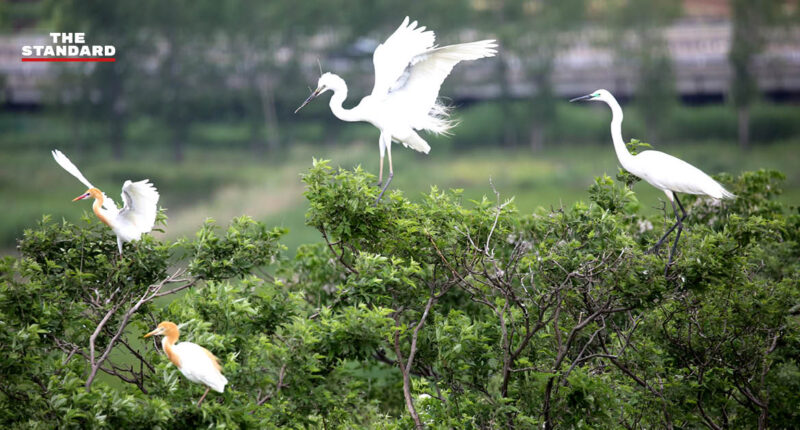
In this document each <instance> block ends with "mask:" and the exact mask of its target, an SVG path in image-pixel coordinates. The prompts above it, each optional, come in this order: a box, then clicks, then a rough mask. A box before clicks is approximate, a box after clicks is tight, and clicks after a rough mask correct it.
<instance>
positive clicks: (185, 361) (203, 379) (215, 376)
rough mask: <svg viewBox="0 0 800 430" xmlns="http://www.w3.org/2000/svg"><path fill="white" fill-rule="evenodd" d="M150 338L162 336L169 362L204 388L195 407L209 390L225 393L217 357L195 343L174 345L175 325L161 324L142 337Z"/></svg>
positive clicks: (177, 334)
mask: <svg viewBox="0 0 800 430" xmlns="http://www.w3.org/2000/svg"><path fill="white" fill-rule="evenodd" d="M150 336H164V337H163V338H162V339H161V346H162V348H163V349H164V353H165V354H167V357H168V358H169V361H171V362H172V364H174V365H175V367H177V368H178V370H180V371H181V373H182V374H183V376H185V377H186V379H188V380H190V381H192V382H194V383H197V384H203V385H205V386H206V392H205V393H203V396H202V397H200V401H198V402H197V406H200V404H201V403H203V399H205V398H206V395H208V391H209V390H214V391H216V392H218V393H222V392H223V391H225V385H226V384H227V383H228V379H227V378H225V376H224V375H223V374H222V366H220V364H219V360H218V359H217V357H215V356H214V354H212V353H211V352H210V351H209V350H207V349H205V348H203V347H202V346H200V345H198V344H196V343H192V342H181V343H179V344H177V345H176V344H175V342H177V341H178V337H179V336H180V330H179V329H178V326H177V325H176V324H175V323H173V322H170V321H163V322H161V323H160V324H159V325H158V327H156V329H155V330H153V331H151V332H150V333H147V334H146V335H144V337H150Z"/></svg>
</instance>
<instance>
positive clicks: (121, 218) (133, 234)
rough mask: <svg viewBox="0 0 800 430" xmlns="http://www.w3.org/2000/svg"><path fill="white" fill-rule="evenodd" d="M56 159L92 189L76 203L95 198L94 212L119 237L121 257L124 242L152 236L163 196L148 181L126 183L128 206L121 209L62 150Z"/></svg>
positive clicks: (123, 194) (124, 189)
mask: <svg viewBox="0 0 800 430" xmlns="http://www.w3.org/2000/svg"><path fill="white" fill-rule="evenodd" d="M53 158H54V159H55V160H56V162H57V163H58V164H59V165H61V167H63V168H64V170H66V171H67V172H69V173H70V174H72V176H74V177H76V178H78V180H79V181H81V182H82V183H83V184H84V185H86V186H87V187H89V189H88V190H87V191H86V192H85V193H84V194H81V195H80V196H78V197H75V198H74V199H73V200H72V201H73V202H74V201H78V200H83V199H85V198H87V197H92V198H94V204H93V205H92V210H93V211H94V214H95V215H97V218H99V219H100V221H102V222H103V223H105V224H106V225H107V226H109V227H111V230H112V231H113V232H114V234H116V235H117V247H118V248H119V253H120V254H122V243H123V242H130V241H132V240H139V238H141V236H142V233H148V232H150V230H152V229H153V226H154V225H155V222H156V213H157V212H158V197H159V195H158V191H156V188H155V187H154V186H153V184H151V183H150V182H148V181H149V180H148V179H145V180H142V181H138V182H131V181H129V180H128V181H125V183H124V184H123V185H122V201H123V202H124V203H125V205H124V206H123V207H122V209H118V208H117V205H116V204H115V203H114V201H113V200H111V199H110V198H109V197H108V196H106V195H105V193H103V192H102V191H100V190H99V189H97V188H95V187H94V186H93V185H92V184H91V183H90V182H89V181H88V180H87V179H86V178H85V177H84V176H83V174H81V172H80V170H78V168H77V167H75V165H74V164H72V162H71V161H69V158H67V156H66V155H64V154H63V153H62V152H61V151H59V150H57V149H56V150H54V151H53Z"/></svg>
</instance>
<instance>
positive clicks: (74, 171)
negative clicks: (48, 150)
mask: <svg viewBox="0 0 800 430" xmlns="http://www.w3.org/2000/svg"><path fill="white" fill-rule="evenodd" d="M52 154H53V158H54V159H55V160H56V163H58V164H59V165H60V166H61V167H62V168H63V169H64V170H66V171H67V172H69V174H70V175H72V176H74V177H75V178H77V179H78V180H79V181H81V183H83V185H86V188H95V186H94V185H92V183H91V182H89V180H88V179H86V177H85V176H83V173H81V171H80V170H79V169H78V167H77V166H75V164H73V163H72V161H70V159H69V158H67V156H66V155H64V153H63V152H61V151H59V150H58V149H54V150H53V152H52ZM103 209H105V210H106V211H107V212H108V213H109V215H116V214H117V212H118V211H119V209H118V208H117V204H116V203H114V200H112V199H111V198H110V197H108V196H107V195H106V193H103Z"/></svg>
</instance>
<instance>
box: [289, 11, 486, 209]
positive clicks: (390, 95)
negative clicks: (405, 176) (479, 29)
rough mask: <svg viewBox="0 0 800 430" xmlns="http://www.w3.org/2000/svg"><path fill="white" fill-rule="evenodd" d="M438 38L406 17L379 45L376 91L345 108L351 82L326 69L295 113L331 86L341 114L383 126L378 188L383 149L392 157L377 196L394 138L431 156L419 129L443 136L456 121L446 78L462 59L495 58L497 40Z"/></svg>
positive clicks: (333, 101) (334, 108)
mask: <svg viewBox="0 0 800 430" xmlns="http://www.w3.org/2000/svg"><path fill="white" fill-rule="evenodd" d="M434 40H435V35H434V33H433V31H430V30H429V31H425V27H417V22H416V21H414V22H411V23H410V24H409V19H408V17H406V18H405V19H404V20H403V23H402V24H400V27H398V28H397V30H395V32H394V33H393V34H392V35H391V36H389V38H388V39H386V41H385V42H384V43H382V44H381V45H378V47H377V48H375V53H374V54H373V57H372V62H373V64H374V66H375V86H374V87H373V88H372V94H370V95H368V96H366V97H364V98H363V99H361V102H360V103H359V104H358V105H357V106H356V107H354V108H352V109H345V108H344V107H342V103H343V102H344V100H345V99H346V98H347V84H345V82H344V80H343V79H342V78H340V77H339V76H337V75H335V74H333V73H325V74H323V75H322V76H321V77H320V78H319V82H318V84H317V89H316V90H314V91H313V92H312V93H311V95H310V96H308V98H307V99H306V100H305V101H304V102H303V104H302V105H300V107H299V108H297V110H295V113H297V112H298V111H299V110H300V109H302V108H303V106H305V105H306V104H308V103H309V102H310V101H311V100H313V99H315V98H317V97H318V96H319V95H320V94H322V93H324V92H325V91H328V90H331V91H333V96H332V97H331V101H330V107H331V111H332V112H333V114H334V115H335V116H336V117H337V118H339V119H340V120H342V121H348V122H355V121H366V122H369V123H370V124H372V125H374V126H375V127H377V128H378V129H379V130H380V132H381V134H380V139H379V141H378V145H379V148H380V171H379V174H378V186H380V185H381V183H383V157H384V153H386V154H387V155H388V157H389V179H388V180H387V181H386V185H385V186H384V187H383V189H382V190H381V194H380V196H378V200H380V198H381V197H383V193H384V192H385V191H386V188H387V187H388V186H389V183H390V182H391V181H392V177H393V176H394V169H393V167H392V147H391V144H392V141H393V140H394V141H397V142H400V143H402V144H403V145H404V146H406V147H410V148H411V149H414V150H415V151H419V152H424V153H426V154H427V153H428V151H430V149H431V147H430V146H429V145H428V143H427V142H425V140H424V139H423V138H422V137H420V136H419V135H418V134H417V132H416V130H428V131H431V132H433V133H436V134H444V133H447V132H448V131H449V130H450V129H451V128H452V127H453V126H454V125H455V124H454V123H453V122H452V121H450V120H449V119H448V109H447V107H445V106H444V105H442V104H441V103H440V102H438V101H437V97H438V95H439V88H440V87H441V86H442V82H444V80H445V78H446V77H447V75H449V74H450V71H451V70H453V67H454V66H455V65H456V64H457V63H458V62H459V61H463V60H476V59H478V58H484V57H492V56H494V55H495V53H496V52H497V51H496V49H495V48H496V47H497V45H496V44H495V41H494V40H482V41H479V42H471V43H460V44H457V45H449V46H442V47H437V46H435V45H434Z"/></svg>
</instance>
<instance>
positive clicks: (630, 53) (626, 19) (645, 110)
mask: <svg viewBox="0 0 800 430" xmlns="http://www.w3.org/2000/svg"><path fill="white" fill-rule="evenodd" d="M681 8H682V3H681V1H680V0H657V1H650V0H626V1H623V2H619V3H617V4H616V5H615V6H614V7H610V8H608V10H606V11H605V13H606V14H607V16H608V19H609V20H610V21H611V23H612V28H613V29H614V31H613V32H612V33H611V35H610V36H611V40H610V41H609V43H610V44H611V46H612V47H613V49H614V50H615V51H616V54H617V64H618V65H619V67H618V68H620V69H624V68H626V67H629V68H630V69H631V70H632V71H633V72H634V74H635V76H636V77H637V78H636V92H635V94H634V100H635V102H636V107H637V109H638V110H639V111H641V112H642V114H643V116H644V121H645V126H646V133H647V136H646V137H647V140H649V141H657V140H658V139H659V137H660V135H661V132H662V130H663V128H664V127H665V126H666V124H667V121H668V120H669V114H670V112H671V111H672V109H673V108H674V107H675V105H676V103H677V101H678V95H677V93H676V91H675V76H674V71H673V66H672V57H671V55H670V52H669V50H668V47H667V42H666V40H665V38H664V29H665V28H666V26H667V25H669V24H670V23H671V22H672V21H674V20H675V19H676V18H678V17H679V16H680V14H681Z"/></svg>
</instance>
